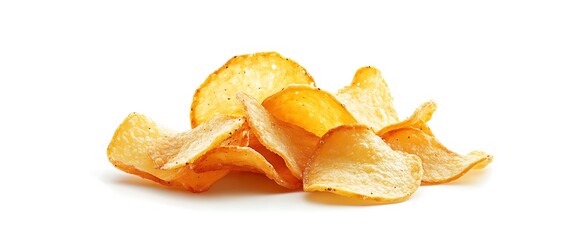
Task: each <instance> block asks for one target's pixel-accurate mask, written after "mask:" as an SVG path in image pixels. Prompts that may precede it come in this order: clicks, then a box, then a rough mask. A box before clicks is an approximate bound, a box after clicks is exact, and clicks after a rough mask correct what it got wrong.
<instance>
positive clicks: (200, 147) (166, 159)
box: [149, 116, 245, 169]
mask: <svg viewBox="0 0 578 240" xmlns="http://www.w3.org/2000/svg"><path fill="white" fill-rule="evenodd" d="M243 123H245V119H244V118H243V117H238V118H235V117H231V116H216V117H215V118H213V119H212V120H210V121H208V122H206V123H203V124H201V125H199V126H197V127H195V128H193V129H191V130H189V131H186V132H183V133H174V134H171V135H166V136H164V137H163V138H161V139H159V140H158V141H155V142H151V145H150V146H149V156H150V157H151V158H152V159H153V160H154V161H155V165H156V166H161V167H160V168H161V169H174V168H179V167H183V166H185V165H186V164H189V163H192V162H194V161H195V160H197V159H198V158H200V157H201V156H202V155H203V154H205V153H206V152H207V151H209V150H211V149H213V148H215V147H217V146H219V145H220V144H221V143H222V142H223V141H225V140H226V139H227V138H229V137H231V136H233V133H235V131H237V130H238V129H240V128H241V127H242V126H243Z"/></svg>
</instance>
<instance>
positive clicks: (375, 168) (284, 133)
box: [107, 52, 493, 203]
mask: <svg viewBox="0 0 578 240" xmlns="http://www.w3.org/2000/svg"><path fill="white" fill-rule="evenodd" d="M392 99H393V98H392V96H391V94H390V92H389V88H388V86H387V84H386V82H385V80H384V79H383V78H382V77H381V73H380V72H379V70H377V69H375V68H373V67H364V68H361V69H359V70H358V71H357V73H356V74H355V76H354V78H353V81H352V83H351V85H349V86H345V87H343V88H342V89H341V90H339V91H338V92H337V93H336V94H332V93H329V92H326V91H324V90H322V89H320V88H318V87H316V86H315V82H314V81H313V78H312V77H311V76H310V75H309V74H308V73H307V71H306V70H305V69H304V68H303V67H301V66H300V65H299V64H297V63H296V62H294V61H293V60H291V59H288V58H285V57H283V56H281V55H279V54H278V53H275V52H265V53H255V54H250V55H242V56H235V57H233V58H232V59H230V60H229V61H228V62H227V63H225V65H223V66H222V67H221V68H219V69H218V70H217V71H215V72H214V73H212V74H211V75H209V77H208V78H207V79H206V80H205V82H204V83H203V84H202V85H201V86H200V87H199V88H198V89H197V90H196V92H195V95H194V97H193V103H192V105H191V112H190V120H191V126H192V129H191V130H189V131H186V132H174V131H172V130H169V129H168V128H165V127H163V126H161V125H158V124H157V123H155V122H153V121H152V120H151V119H149V118H147V117H145V116H144V115H141V114H137V113H131V114H130V115H129V116H128V117H127V118H126V119H125V120H124V121H123V122H122V123H121V124H120V126H119V127H118V129H117V130H116V132H115V133H114V136H113V138H112V140H111V142H110V145H109V146H108V149H107V154H108V159H109V161H110V162H111V163H112V164H113V165H114V166H115V167H116V168H118V169H120V170H122V171H125V172H127V173H131V174H135V175H138V176H140V177H143V178H146V179H149V180H152V181H155V182H158V183H160V184H164V185H169V186H175V187H181V188H185V189H187V190H189V191H192V192H203V191H206V190H208V189H209V188H210V187H211V185H212V184H214V183H215V182H216V181H218V180H219V179H221V178H223V177H225V176H227V174H228V173H229V172H231V171H240V172H255V173H261V174H264V175H265V176H267V177H268V178H269V179H271V180H273V181H275V182H276V183H277V184H279V185H280V186H283V187H285V188H288V189H295V190H301V189H302V190H304V191H307V192H313V191H325V192H333V193H336V194H340V195H344V196H349V197H355V198H361V199H370V200H375V201H379V202H385V203H389V202H399V201H403V200H405V199H407V198H409V197H410V196H411V195H412V194H413V193H414V192H415V191H416V190H417V188H418V187H419V186H420V185H423V184H440V183H446V182H450V181H453V180H455V179H457V178H459V177H461V176H462V175H464V174H465V173H466V172H468V171H469V170H471V169H480V168H483V167H485V166H486V165H488V164H489V163H490V162H491V161H492V159H493V157H492V156H491V155H488V154H486V153H484V152H481V151H473V152H471V153H469V154H467V155H459V154H457V153H454V152H452V151H450V150H448V149H447V148H445V147H444V146H443V145H442V144H441V143H440V142H439V141H438V140H437V139H436V138H435V136H434V134H433V133H432V131H431V130H430V128H429V127H428V125H427V122H428V121H429V120H430V119H431V117H432V114H433V113H434V111H435V110H436V104H435V103H434V102H432V101H430V102H426V103H424V104H423V105H421V106H419V107H418V108H417V109H416V110H415V112H414V113H413V114H412V115H411V116H410V117H408V118H407V119H405V120H403V121H400V120H399V119H398V116H397V113H396V111H395V109H394V107H393V101H392Z"/></svg>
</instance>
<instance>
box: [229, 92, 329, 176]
mask: <svg viewBox="0 0 578 240" xmlns="http://www.w3.org/2000/svg"><path fill="white" fill-rule="evenodd" d="M237 98H238V99H239V101H240V102H241V103H242V106H243V110H244V111H245V117H246V118H247V122H248V123H249V127H250V128H251V130H252V131H253V132H254V135H255V137H256V138H257V139H258V140H259V142H260V143H261V144H263V146H265V147H266V148H267V149H269V150H270V151H272V152H274V153H275V154H277V155H279V156H280V157H281V158H283V160H284V161H285V164H286V165H287V167H288V168H289V170H291V173H292V174H293V176H295V177H297V178H298V179H301V178H302V174H303V168H304V167H305V164H306V163H307V160H308V159H309V157H310V156H311V153H312V152H313V150H314V148H315V145H316V144H317V141H318V140H319V138H318V137H317V136H315V134H313V133H310V132H308V131H306V130H304V129H303V128H300V127H298V126H296V125H293V124H290V123H287V122H283V121H281V120H279V119H277V118H275V117H274V116H272V115H271V114H269V112H267V110H266V109H265V108H264V107H263V106H261V104H259V102H258V101H257V100H256V99H255V98H253V97H251V96H249V95H247V94H245V93H238V94H237Z"/></svg>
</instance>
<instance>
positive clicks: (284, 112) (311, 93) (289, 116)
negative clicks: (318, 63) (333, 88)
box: [262, 84, 357, 137]
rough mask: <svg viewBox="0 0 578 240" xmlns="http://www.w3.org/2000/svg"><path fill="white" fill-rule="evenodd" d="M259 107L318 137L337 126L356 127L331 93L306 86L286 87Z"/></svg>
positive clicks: (350, 116)
mask: <svg viewBox="0 0 578 240" xmlns="http://www.w3.org/2000/svg"><path fill="white" fill-rule="evenodd" d="M262 105H263V107H265V108H266V109H267V111H269V113H271V114H272V115H273V116H275V117H276V118H278V119H280V120H282V121H285V122H288V123H292V124H294V125H297V126H299V127H302V128H303V129H305V130H307V131H309V132H311V133H314V134H315V135H317V136H319V137H321V136H323V134H325V133H326V132H327V131H329V129H332V128H335V127H337V126H340V125H345V124H353V123H357V121H356V120H355V118H353V116H352V115H351V113H349V112H348V111H347V109H345V107H343V105H342V104H341V103H340V102H339V101H337V99H336V98H335V97H334V96H333V95H331V93H328V92H326V91H324V90H321V89H320V88H316V87H313V86H310V85H303V84H299V85H289V86H287V87H285V88H284V89H283V90H281V91H279V92H277V93H275V94H273V95H271V96H269V97H268V98H266V99H265V100H264V101H263V103H262Z"/></svg>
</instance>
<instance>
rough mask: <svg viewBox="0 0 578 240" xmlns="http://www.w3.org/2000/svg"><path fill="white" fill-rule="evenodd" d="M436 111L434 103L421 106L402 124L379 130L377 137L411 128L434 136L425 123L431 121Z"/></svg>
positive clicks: (430, 102)
mask: <svg viewBox="0 0 578 240" xmlns="http://www.w3.org/2000/svg"><path fill="white" fill-rule="evenodd" d="M436 109H437V105H436V103H435V102H434V101H429V102H426V103H424V104H422V105H421V106H419V107H418V108H417V109H416V110H415V111H414V113H413V114H412V115H411V116H410V117H408V118H407V119H405V120H403V121H401V122H398V123H394V124H391V125H388V126H386V127H384V128H382V129H381V130H379V132H377V135H379V136H382V135H383V134H385V133H387V132H389V131H393V130H396V129H401V128H408V127H411V128H416V129H420V130H422V131H423V132H425V133H426V134H428V135H431V136H433V133H432V132H431V130H430V128H429V127H428V126H427V125H426V124H425V123H426V122H428V121H429V120H430V119H431V117H432V115H433V113H434V112H435V111H436Z"/></svg>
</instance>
